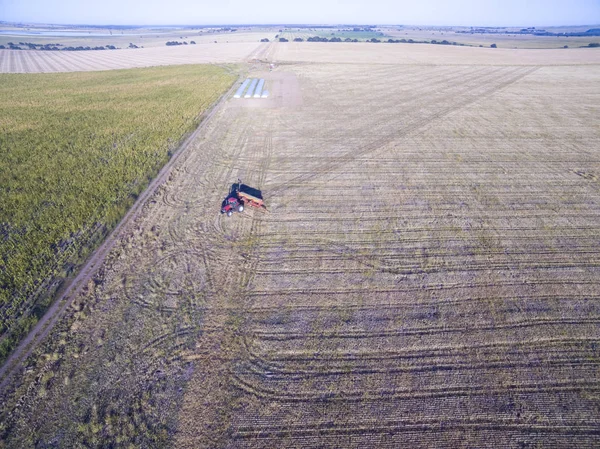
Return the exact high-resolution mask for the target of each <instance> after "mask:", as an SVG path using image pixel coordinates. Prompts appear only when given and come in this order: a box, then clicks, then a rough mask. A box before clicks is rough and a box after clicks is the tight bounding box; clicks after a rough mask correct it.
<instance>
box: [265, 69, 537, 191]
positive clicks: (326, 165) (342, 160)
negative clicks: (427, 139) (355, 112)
mask: <svg viewBox="0 0 600 449" xmlns="http://www.w3.org/2000/svg"><path fill="white" fill-rule="evenodd" d="M538 69H539V67H533V68H528V69H526V70H522V69H519V68H517V69H516V70H515V71H519V72H520V73H518V74H517V75H514V76H510V77H509V79H507V80H506V79H505V80H502V81H501V82H499V83H498V82H497V81H498V80H493V81H494V82H495V84H494V85H493V86H492V87H489V88H486V89H485V90H484V91H483V92H481V93H480V94H476V95H475V94H472V95H471V96H470V98H466V99H463V98H462V96H460V95H457V97H458V98H459V101H457V102H455V103H454V104H451V105H450V106H447V107H445V108H443V109H441V110H440V111H438V112H436V113H434V114H430V115H428V116H426V117H423V118H420V119H416V120H414V121H412V122H411V123H409V124H407V125H405V126H402V127H401V128H400V129H398V130H395V131H394V132H393V133H391V134H390V135H386V136H384V137H382V138H379V139H376V140H375V141H374V142H372V143H370V144H368V145H365V146H363V147H361V148H359V149H357V150H352V151H349V152H348V153H346V154H343V155H342V156H335V157H333V158H332V159H331V160H329V161H326V162H323V163H320V166H321V167H320V168H319V169H316V170H313V171H312V172H309V173H306V174H301V175H298V176H296V177H294V178H292V179H291V180H288V181H286V182H284V183H281V184H276V185H274V186H271V187H270V189H269V191H270V193H271V195H277V194H281V192H283V191H284V190H285V189H286V188H287V187H290V186H292V185H301V184H305V183H307V182H308V181H313V180H315V179H317V178H319V177H322V176H324V175H327V174H330V173H332V172H334V171H336V170H338V169H339V168H342V167H343V166H345V165H347V164H349V163H352V162H354V161H356V160H357V159H358V158H360V157H364V156H366V155H369V154H372V153H374V152H376V151H377V150H380V149H381V148H382V147H384V146H385V145H386V144H387V143H388V142H389V140H390V138H391V137H393V138H394V139H395V140H399V139H402V138H405V137H408V136H409V135H413V134H415V133H417V132H418V131H422V130H423V129H424V128H425V127H427V126H429V125H430V124H431V123H432V122H434V121H435V120H438V119H440V118H443V117H446V116H448V115H450V114H452V113H454V112H457V111H459V110H461V109H464V108H466V107H468V106H470V105H471V104H473V103H476V102H478V101H480V100H482V99H484V98H487V97H491V96H492V95H494V94H495V93H496V92H498V91H500V90H502V89H504V88H506V87H508V86H510V85H511V84H514V83H516V82H518V81H520V80H521V79H523V78H525V77H526V76H528V75H530V74H532V73H534V72H535V71H537V70H538ZM499 78H500V79H502V78H504V74H503V75H502V76H500V77H499ZM488 83H489V80H487V81H486V83H485V84H484V86H485V85H487V84H488ZM435 101H436V102H438V101H439V100H438V99H436V100H435Z"/></svg>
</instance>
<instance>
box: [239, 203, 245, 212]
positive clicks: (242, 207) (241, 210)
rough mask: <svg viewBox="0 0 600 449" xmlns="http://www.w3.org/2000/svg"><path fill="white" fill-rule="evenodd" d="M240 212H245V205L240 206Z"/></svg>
mask: <svg viewBox="0 0 600 449" xmlns="http://www.w3.org/2000/svg"><path fill="white" fill-rule="evenodd" d="M238 212H244V205H243V204H240V205H239V206H238Z"/></svg>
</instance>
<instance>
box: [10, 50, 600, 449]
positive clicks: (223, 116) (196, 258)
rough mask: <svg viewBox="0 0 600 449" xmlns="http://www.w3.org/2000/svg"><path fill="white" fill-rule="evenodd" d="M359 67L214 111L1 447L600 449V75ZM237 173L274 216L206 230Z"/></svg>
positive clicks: (472, 65) (46, 359)
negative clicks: (258, 191)
mask: <svg viewBox="0 0 600 449" xmlns="http://www.w3.org/2000/svg"><path fill="white" fill-rule="evenodd" d="M305 45H314V44H305ZM331 45H343V44H331ZM352 46H353V50H352V52H351V53H350V51H349V53H347V54H345V53H342V55H344V57H345V58H347V59H346V60H344V61H341V62H344V63H343V64H335V63H319V61H325V60H327V58H330V59H333V60H334V61H339V59H338V56H336V55H338V53H336V52H335V51H333V50H332V51H331V52H329V50H326V51H325V49H327V48H328V47H318V46H317V47H313V48H314V50H311V52H312V53H310V54H307V53H300V54H301V55H303V56H304V57H307V58H308V57H310V58H313V61H314V62H312V63H309V64H303V63H288V64H285V65H281V66H279V67H277V68H276V69H275V70H274V71H273V72H268V71H259V70H255V71H253V72H251V73H249V74H248V77H250V78H264V79H265V80H266V84H267V85H268V86H269V90H270V97H269V99H266V100H262V99H231V100H230V101H229V102H227V103H226V104H225V105H224V106H223V108H222V109H220V110H219V112H218V114H216V115H215V116H214V117H213V119H211V121H210V122H209V123H208V127H207V129H206V131H205V133H204V134H203V135H202V136H201V137H200V138H198V139H197V140H196V141H194V143H193V144H192V146H191V147H190V149H189V151H187V152H186V153H184V154H182V156H181V158H180V159H179V160H178V162H177V164H176V166H175V168H174V170H173V172H172V174H171V177H170V179H169V182H168V183H166V184H165V185H163V186H162V187H161V188H160V189H159V190H158V191H157V192H156V194H155V195H154V197H153V198H152V199H151V200H150V201H149V202H148V203H147V205H146V206H145V208H144V211H143V214H142V215H141V216H140V217H138V219H137V220H136V221H135V222H132V223H130V225H129V226H128V228H127V229H126V232H124V234H123V237H122V239H121V241H120V242H119V244H118V245H117V247H115V249H114V251H113V252H112V253H111V254H110V256H109V257H108V259H107V261H106V263H105V265H104V267H103V268H102V269H101V270H100V272H99V273H98V274H97V275H96V276H95V278H94V279H93V282H90V284H89V286H88V288H87V290H86V291H85V292H83V293H82V294H81V295H80V296H79V297H78V298H76V300H75V302H74V303H73V306H72V308H71V309H70V311H69V313H68V314H66V315H65V317H64V318H63V319H62V320H61V321H60V322H59V324H58V325H57V326H56V327H55V329H54V330H53V332H52V334H51V335H50V337H49V338H48V339H47V341H46V342H45V343H44V345H42V346H40V347H39V348H38V349H37V351H36V352H35V353H34V354H33V356H32V357H31V358H30V360H29V362H28V364H27V366H26V369H25V370H24V371H23V373H22V376H21V377H20V379H19V380H18V382H13V383H12V384H11V385H10V387H9V388H7V389H6V390H5V391H4V393H3V396H2V397H1V400H0V404H2V405H0V407H1V408H0V423H1V424H2V427H0V431H1V432H2V433H0V438H1V439H2V440H3V441H4V442H5V445H6V447H8V448H12V447H35V446H42V447H43V446H49V445H55V446H59V447H72V446H77V445H82V446H97V445H106V446H108V445H110V444H122V445H125V444H131V445H133V446H134V447H145V448H146V447H164V445H166V444H167V443H171V444H173V445H174V446H175V447H178V448H180V447H181V448H218V447H223V448H225V447H227V448H233V447H236V448H262V447H264V448H273V447H289V448H306V447H332V448H333V447H340V448H342V447H343V448H365V447H377V448H396V447H411V448H412V447H415V448H418V447H457V446H458V447H461V446H462V447H584V448H592V447H597V446H598V445H599V444H600V432H599V431H598V429H599V428H600V418H599V416H600V414H599V413H598V410H599V407H600V399H599V398H600V381H599V379H600V359H599V358H598V349H597V348H598V344H599V343H600V326H599V324H600V306H599V300H600V244H599V243H600V220H599V218H600V181H599V179H600V159H599V153H598V141H599V140H600V129H598V127H597V125H596V120H595V118H596V117H598V116H599V113H600V106H599V104H600V103H599V102H598V101H597V100H598V97H599V96H600V81H599V80H600V64H599V63H598V61H596V62H594V61H595V60H594V59H586V58H588V55H592V53H586V54H585V56H581V55H579V56H580V60H579V62H578V63H573V65H568V64H569V61H568V60H562V61H561V62H560V64H562V65H556V64H557V62H556V60H555V59H554V58H553V53H551V52H550V53H546V54H545V55H546V59H545V60H544V58H543V57H542V55H540V54H533V55H532V56H531V57H530V59H527V58H522V59H523V62H521V63H517V60H518V59H519V56H518V55H516V56H515V55H514V54H504V56H502V58H504V59H502V58H500V57H498V58H499V59H495V61H496V65H492V63H491V61H493V59H491V58H493V57H490V58H488V57H487V53H485V52H484V53H469V54H468V55H469V57H468V58H467V62H466V63H465V61H464V60H461V59H458V58H456V59H454V60H452V59H451V58H449V57H448V54H447V53H444V54H443V56H440V55H442V53H437V47H429V48H430V49H431V51H432V52H431V53H430V54H429V60H428V61H423V60H421V59H419V58H425V56H421V55H417V54H411V56H412V57H413V59H412V60H410V58H406V59H402V61H409V60H410V63H408V62H407V63H402V64H389V63H388V64H372V63H370V59H369V58H370V57H371V56H370V55H372V54H371V53H370V52H366V51H365V52H364V53H363V56H364V57H365V58H366V60H367V61H369V62H367V63H357V61H356V60H355V59H352V58H358V57H359V56H360V46H361V44H352ZM355 46H357V47H355ZM271 48H272V49H274V51H275V55H277V58H275V59H276V60H282V59H283V58H288V59H289V60H291V61H293V60H294V59H293V58H294V57H296V54H294V52H295V51H296V50H297V51H298V52H303V51H304V50H303V47H291V46H290V47H286V46H282V45H281V44H277V45H276V46H273V47H271ZM304 48H308V47H304ZM319 48H320V51H321V53H318V52H319V50H318V49H319ZM363 48H364V47H363ZM369 48H370V47H369ZM395 48H397V47H395ZM420 48H425V49H426V48H427V47H425V46H423V47H420ZM443 50H444V51H445V50H448V49H446V48H444V49H443ZM468 50H475V49H468ZM501 55H502V53H501ZM388 56H389V55H388ZM478 56H479V57H481V58H482V59H481V62H479V63H477V57H478ZM521 56H522V55H521ZM576 56H577V53H574V56H573V57H576ZM494 57H496V56H494ZM594 57H595V56H589V58H594ZM393 61H395V60H394V59H393V58H392V62H393ZM432 61H433V62H435V64H434V63H433V62H432ZM388 62H389V61H388ZM238 178H241V179H242V180H243V181H244V183H246V184H248V185H251V186H253V187H256V188H259V189H261V190H262V193H263V197H264V198H265V201H266V204H267V207H268V210H269V212H260V211H257V210H247V211H245V212H244V213H243V214H234V215H233V216H232V217H229V218H228V217H226V216H223V215H220V214H219V213H218V212H219V208H220V206H221V202H222V200H223V198H224V197H225V195H226V194H227V191H228V188H229V187H230V186H231V184H232V183H233V182H235V181H236V180H237V179H238Z"/></svg>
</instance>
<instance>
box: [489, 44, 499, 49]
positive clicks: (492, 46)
mask: <svg viewBox="0 0 600 449" xmlns="http://www.w3.org/2000/svg"><path fill="white" fill-rule="evenodd" d="M490 48H498V47H497V46H496V44H492V45H490Z"/></svg>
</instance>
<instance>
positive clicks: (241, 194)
mask: <svg viewBox="0 0 600 449" xmlns="http://www.w3.org/2000/svg"><path fill="white" fill-rule="evenodd" d="M246 206H250V207H255V208H257V209H264V210H267V207H266V206H265V203H264V201H263V197H262V192H261V191H260V190H258V189H255V188H253V187H250V186H247V185H246V184H242V181H241V180H239V179H238V182H237V183H235V184H233V185H232V186H231V189H230V190H229V195H227V198H225V200H224V201H223V204H222V205H221V213H222V214H227V216H228V217H231V216H232V215H233V213H234V212H243V211H244V208H245V207H246Z"/></svg>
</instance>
